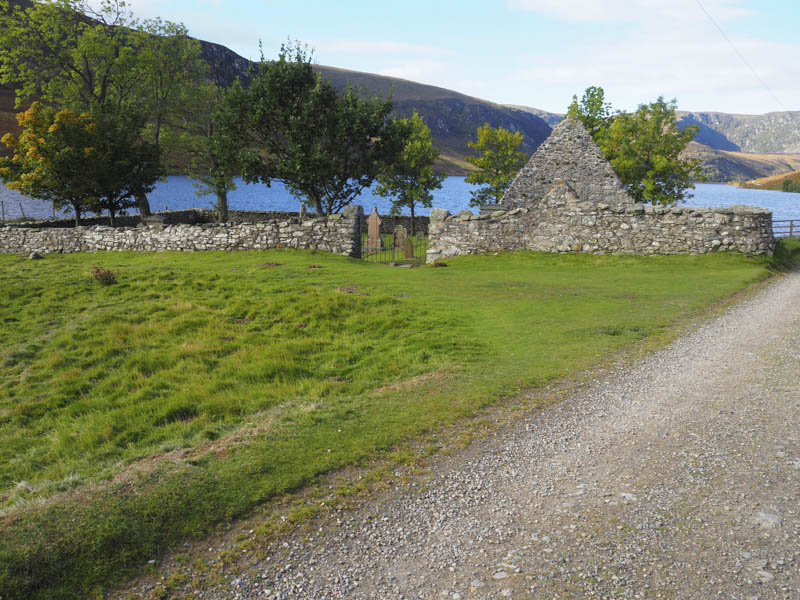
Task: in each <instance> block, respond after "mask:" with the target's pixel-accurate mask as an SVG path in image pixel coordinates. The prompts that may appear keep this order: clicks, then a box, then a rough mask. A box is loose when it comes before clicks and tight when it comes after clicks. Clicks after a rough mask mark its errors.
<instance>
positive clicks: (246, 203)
mask: <svg viewBox="0 0 800 600" xmlns="http://www.w3.org/2000/svg"><path fill="white" fill-rule="evenodd" d="M472 189H474V188H473V186H472V185H471V184H469V183H467V182H466V181H464V178H463V177H448V178H447V179H445V180H444V182H443V185H442V189H440V190H436V191H435V192H434V200H433V206H434V207H436V208H446V209H447V210H449V211H450V212H452V213H457V212H459V211H461V210H464V209H469V208H470V206H469V199H470V191H471V190H472ZM149 200H150V207H151V209H152V210H153V212H157V211H162V210H166V209H169V210H180V209H187V208H211V207H212V206H213V205H214V202H215V198H214V197H213V196H198V195H197V194H196V193H195V188H194V185H193V181H192V180H191V179H189V178H188V177H183V176H178V175H175V176H170V177H168V178H167V179H166V181H161V182H159V183H158V184H156V188H155V189H154V190H153V192H152V193H151V194H150V195H149ZM228 203H229V207H230V208H231V209H232V210H276V211H296V210H298V207H299V206H300V201H299V200H298V199H297V198H295V197H294V196H293V195H292V194H291V193H290V192H289V190H287V189H286V188H285V187H284V186H283V184H281V183H277V182H276V183H273V184H272V185H271V186H270V187H267V186H265V185H263V184H246V183H244V182H243V181H241V180H239V181H238V182H237V189H236V190H235V191H233V192H231V193H230V194H229V196H228ZM356 203H357V204H361V205H362V206H363V207H364V211H365V212H370V211H371V210H372V207H373V206H377V207H378V212H380V213H381V214H386V213H388V212H389V209H390V207H391V201H390V200H388V199H385V198H381V197H380V196H377V195H375V194H374V193H373V192H372V190H366V191H365V192H364V193H362V194H361V196H359V198H358V199H357V200H356ZM736 204H744V205H749V206H759V207H761V208H766V209H767V210H770V211H772V215H773V217H772V218H773V219H775V220H779V219H800V194H794V193H788V192H776V191H769V190H749V189H744V188H739V187H736V186H731V185H723V184H703V183H701V184H697V186H696V188H695V189H694V190H693V192H692V197H691V198H689V199H688V200H686V201H685V202H683V203H682V204H681V206H693V207H709V208H714V207H720V208H721V207H727V206H733V205H736ZM472 210H473V211H475V209H472ZM415 212H416V214H418V215H427V214H428V213H430V209H427V208H417V210H416V211H415ZM404 214H409V211H408V210H406V211H404ZM23 216H25V217H33V218H37V219H48V218H52V217H71V216H72V212H71V211H61V212H56V211H53V209H52V207H51V205H50V204H49V203H47V202H43V201H41V200H36V199H33V198H27V197H25V196H22V195H21V194H19V193H18V192H15V191H13V190H9V189H8V188H6V187H5V186H3V185H2V184H0V220H5V219H8V220H10V219H18V218H20V217H23Z"/></svg>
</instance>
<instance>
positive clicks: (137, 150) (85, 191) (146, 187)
mask: <svg viewBox="0 0 800 600" xmlns="http://www.w3.org/2000/svg"><path fill="white" fill-rule="evenodd" d="M17 119H18V121H19V124H20V126H21V127H22V133H21V134H20V136H19V137H18V138H17V137H15V136H13V135H12V134H10V133H8V134H6V135H4V136H3V138H2V142H3V143H4V144H5V145H6V146H8V147H9V148H10V149H11V151H12V155H11V156H10V157H5V158H2V159H0V177H1V178H2V179H3V181H4V182H5V183H6V185H7V186H8V187H9V188H11V189H16V190H19V191H20V192H22V193H24V194H26V195H28V196H31V197H33V198H39V199H42V200H46V201H49V202H51V203H52V204H53V207H54V208H56V209H60V208H64V207H67V206H69V207H71V208H72V209H73V211H74V213H75V224H76V225H79V224H80V217H81V214H83V213H84V212H86V211H89V210H91V211H95V212H101V211H107V212H108V215H109V218H110V221H111V225H112V226H113V225H114V217H115V215H116V214H117V213H119V212H120V211H121V210H123V209H125V208H128V207H129V206H131V205H132V201H131V197H132V196H134V195H135V194H136V193H139V192H148V191H150V190H151V189H152V188H153V185H154V183H155V182H156V180H157V179H158V178H159V177H160V176H161V174H162V171H161V162H160V160H159V151H158V148H157V147H156V146H155V145H154V144H151V143H148V142H142V141H141V140H139V131H140V129H141V126H142V123H141V117H139V116H137V115H136V114H135V113H133V112H129V113H127V114H126V115H118V114H113V113H112V114H107V113H103V112H102V111H99V110H98V111H97V112H96V113H95V114H94V115H89V114H88V113H82V114H76V113H74V112H73V111H71V110H68V109H65V110H61V111H58V112H57V111H55V110H54V109H52V108H47V107H45V106H43V105H42V104H41V103H40V102H34V103H33V104H32V105H31V107H30V108H29V109H28V110H27V111H25V112H22V113H20V114H19V115H18V116H17Z"/></svg>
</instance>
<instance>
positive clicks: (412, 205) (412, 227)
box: [411, 202, 417, 237]
mask: <svg viewBox="0 0 800 600" xmlns="http://www.w3.org/2000/svg"><path fill="white" fill-rule="evenodd" d="M415 235H417V228H416V227H415V226H414V203H413V202H412V203H411V237H414V236H415Z"/></svg>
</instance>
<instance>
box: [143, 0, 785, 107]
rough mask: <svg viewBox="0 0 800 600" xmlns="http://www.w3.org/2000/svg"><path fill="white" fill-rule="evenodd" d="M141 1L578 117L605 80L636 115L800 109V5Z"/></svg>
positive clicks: (244, 41) (329, 55)
mask: <svg viewBox="0 0 800 600" xmlns="http://www.w3.org/2000/svg"><path fill="white" fill-rule="evenodd" d="M128 5H129V7H130V8H131V9H132V10H133V12H134V15H135V16H137V17H155V16H160V17H163V18H165V19H169V20H171V21H179V22H182V23H184V24H185V25H186V26H187V27H188V28H189V31H190V33H191V34H192V35H194V36H196V37H199V38H202V39H206V40H209V41H213V42H217V43H220V44H224V45H226V46H228V47H229V48H231V49H233V50H235V51H236V52H238V53H239V54H241V55H243V56H245V57H247V58H254V59H255V58H258V41H259V40H262V42H263V45H264V51H265V54H266V56H267V58H271V57H274V56H275V55H276V54H277V50H278V48H279V47H280V44H281V42H282V41H284V40H286V39H287V38H291V39H298V40H301V41H303V42H307V43H308V44H309V45H310V46H311V47H313V48H314V49H315V52H316V59H317V62H319V63H320V64H325V65H331V66H336V67H341V68H346V69H353V70H357V71H367V72H371V73H380V74H384V75H391V76H396V77H402V78H405V79H411V80H413V81H419V82H422V83H428V84H432V85H439V86H442V87H446V88H450V89H453V90H456V91H459V92H463V93H466V94H469V95H472V96H477V97H479V98H484V99H487V100H491V101H493V102H498V103H507V104H522V105H526V106H532V107H536V108H541V109H544V110H549V111H552V112H564V111H565V110H566V107H567V105H568V104H569V102H570V100H571V99H572V95H573V94H578V95H580V94H581V93H582V92H583V90H584V89H585V88H586V87H588V86H590V85H599V86H602V87H603V88H604V89H605V91H606V98H607V99H608V100H609V101H610V102H611V103H612V104H613V105H614V108H619V109H625V110H628V109H633V108H635V107H636V106H637V105H638V104H640V103H643V102H649V101H652V100H654V99H655V98H657V97H658V96H665V97H666V98H668V99H669V98H677V100H678V104H679V108H680V109H682V110H694V111H701V110H716V111H722V112H729V113H745V114H761V113H765V112H773V111H780V110H800V58H798V57H800V41H798V40H799V39H800V38H798V36H797V24H798V23H800V2H798V0H761V1H749V0H748V1H745V0H483V1H473V2H470V1H469V0H461V1H459V2H456V1H450V0H428V1H421V0H404V1H402V2H380V1H373V2H367V1H361V0H351V1H348V0H340V1H338V2H337V1H331V0H328V1H318V0H305V1H298V0H294V1H292V0H254V1H250V2H247V1H244V0H226V1H223V0H193V1H189V0H130V1H129V2H128ZM703 7H704V8H705V9H706V10H707V11H708V13H710V15H711V17H712V18H713V19H714V21H716V23H717V24H718V25H719V26H720V27H721V29H722V30H723V31H724V33H725V35H727V38H728V39H729V40H730V41H731V42H732V44H733V47H732V46H731V44H730V43H729V42H728V40H727V39H726V38H725V37H724V36H723V34H722V33H720V31H719V30H718V29H717V28H716V27H715V25H714V24H713V22H712V21H711V20H710V19H709V17H708V16H707V15H706V13H705V12H704V11H703ZM734 48H735V49H734ZM737 51H738V53H737ZM739 54H741V56H739ZM742 57H743V58H744V60H743V58H742ZM748 65H749V66H748Z"/></svg>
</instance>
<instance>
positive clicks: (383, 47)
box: [309, 40, 449, 56]
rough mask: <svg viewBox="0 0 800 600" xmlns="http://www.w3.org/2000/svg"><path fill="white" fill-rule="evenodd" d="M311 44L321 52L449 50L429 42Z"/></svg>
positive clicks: (426, 52) (424, 52) (428, 52)
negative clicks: (431, 44) (428, 43)
mask: <svg viewBox="0 0 800 600" xmlns="http://www.w3.org/2000/svg"><path fill="white" fill-rule="evenodd" d="M309 45H310V46H312V47H313V48H315V49H316V50H319V51H321V52H342V53H350V54H368V55H374V54H395V55H398V54H399V55H403V56H407V55H409V54H411V55H420V54H421V55H433V56H440V55H442V54H448V53H449V52H447V51H445V50H443V49H441V48H437V47H436V46H430V45H427V44H406V43H403V42H389V41H372V40H325V41H314V42H309Z"/></svg>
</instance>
